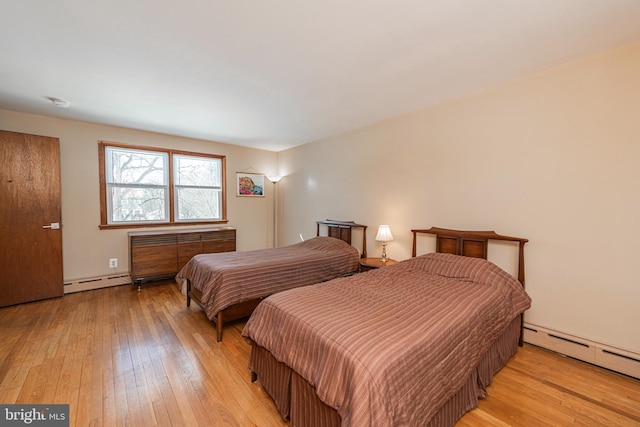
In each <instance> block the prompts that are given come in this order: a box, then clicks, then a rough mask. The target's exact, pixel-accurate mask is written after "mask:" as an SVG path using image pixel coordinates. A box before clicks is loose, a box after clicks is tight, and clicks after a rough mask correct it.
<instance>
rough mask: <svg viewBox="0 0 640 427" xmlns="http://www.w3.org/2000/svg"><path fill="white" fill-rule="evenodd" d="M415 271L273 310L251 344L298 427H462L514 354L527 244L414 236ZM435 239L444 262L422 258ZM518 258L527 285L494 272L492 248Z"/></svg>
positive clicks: (368, 279) (523, 305)
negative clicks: (422, 245)
mask: <svg viewBox="0 0 640 427" xmlns="http://www.w3.org/2000/svg"><path fill="white" fill-rule="evenodd" d="M412 232H413V240H414V246H413V247H414V249H413V257H412V258H411V259H409V260H405V261H402V262H399V263H397V264H394V265H391V266H387V267H384V268H381V269H378V270H373V271H370V272H367V273H362V274H358V275H353V276H350V277H344V278H337V279H334V280H331V281H329V282H326V283H322V284H318V285H313V286H307V287H304V288H296V289H291V290H288V291H286V292H282V293H278V294H275V295H273V296H271V297H269V298H267V299H265V300H264V301H263V302H262V303H261V304H260V305H259V306H258V307H257V308H256V309H255V311H254V312H253V314H252V316H251V318H250V319H249V321H248V322H247V324H246V326H245V328H244V330H243V336H245V338H246V339H247V341H248V342H250V344H251V346H252V352H251V359H250V369H251V373H252V379H253V380H256V379H257V378H259V379H260V382H261V383H262V385H263V387H264V388H265V390H267V392H268V393H269V394H270V395H271V397H272V398H273V400H274V402H275V404H276V406H277V408H278V410H279V411H280V413H281V415H282V416H283V417H284V418H289V419H290V421H291V426H292V427H296V426H311V427H314V426H318V427H320V426H321V427H331V426H343V427H349V426H358V427H360V426H376V427H384V426H402V425H407V426H425V425H453V424H455V422H456V421H457V420H458V419H459V418H460V417H461V416H462V415H463V414H464V413H465V412H466V411H468V410H470V409H472V408H474V407H476V406H477V403H478V398H479V397H483V396H484V395H485V394H486V391H485V387H486V386H487V385H488V384H489V383H490V382H491V379H492V377H493V375H494V374H495V373H496V372H497V371H498V370H500V369H501V368H502V366H504V364H506V362H507V361H508V360H509V358H510V357H511V356H512V355H513V354H515V353H516V351H517V347H518V344H519V342H520V340H521V328H522V313H523V312H524V311H525V310H526V309H528V308H529V307H530V304H531V300H530V298H529V297H528V295H527V294H526V293H525V292H524V289H523V287H524V251H523V247H524V244H525V243H526V242H527V240H526V239H521V238H515V237H509V236H502V235H498V234H496V233H494V232H464V231H455V230H446V229H440V228H431V229H428V230H412ZM423 233H427V234H435V236H436V251H437V252H436V253H432V254H426V255H420V256H416V240H417V236H418V235H422V234H423ZM489 240H502V241H509V242H514V243H515V244H517V246H518V252H519V256H518V264H519V267H518V279H519V280H516V279H515V278H514V277H512V276H511V275H509V274H508V273H506V272H505V271H503V270H502V269H500V268H499V267H497V266H496V265H494V264H492V263H490V262H489V261H487V260H486V258H487V250H488V241H489Z"/></svg>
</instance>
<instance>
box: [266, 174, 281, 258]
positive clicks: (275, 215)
mask: <svg viewBox="0 0 640 427" xmlns="http://www.w3.org/2000/svg"><path fill="white" fill-rule="evenodd" d="M267 178H269V181H271V182H273V247H274V248H275V247H276V246H277V244H278V185H277V184H278V181H280V180H281V179H282V177H281V176H277V175H276V176H267Z"/></svg>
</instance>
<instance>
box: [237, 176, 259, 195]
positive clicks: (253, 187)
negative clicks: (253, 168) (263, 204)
mask: <svg viewBox="0 0 640 427" xmlns="http://www.w3.org/2000/svg"><path fill="white" fill-rule="evenodd" d="M236 196H239V197H264V175H263V174H261V173H246V172H236Z"/></svg>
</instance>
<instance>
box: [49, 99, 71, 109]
mask: <svg viewBox="0 0 640 427" xmlns="http://www.w3.org/2000/svg"><path fill="white" fill-rule="evenodd" d="M49 99H50V100H51V103H52V104H53V106H54V107H56V108H69V103H68V102H67V101H65V100H64V99H60V98H49Z"/></svg>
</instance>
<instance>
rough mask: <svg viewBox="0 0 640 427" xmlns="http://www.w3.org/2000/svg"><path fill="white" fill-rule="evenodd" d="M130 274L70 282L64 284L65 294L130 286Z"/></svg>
mask: <svg viewBox="0 0 640 427" xmlns="http://www.w3.org/2000/svg"><path fill="white" fill-rule="evenodd" d="M130 284H131V276H129V274H113V275H110V276H100V277H87V278H84V279H75V280H69V281H68V282H65V283H64V293H65V294H70V293H72V292H81V291H89V290H92V289H100V288H107V287H109V286H120V285H130Z"/></svg>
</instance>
